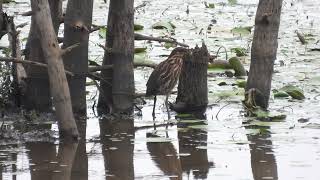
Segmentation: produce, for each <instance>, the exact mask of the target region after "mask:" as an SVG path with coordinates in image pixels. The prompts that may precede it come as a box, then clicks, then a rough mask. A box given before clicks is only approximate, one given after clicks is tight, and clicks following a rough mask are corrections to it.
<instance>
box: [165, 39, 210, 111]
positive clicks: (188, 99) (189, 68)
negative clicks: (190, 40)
mask: <svg viewBox="0 0 320 180" xmlns="http://www.w3.org/2000/svg"><path fill="white" fill-rule="evenodd" d="M208 61H209V53H208V50H207V47H206V46H205V45H204V44H203V45H202V47H201V48H198V47H196V48H195V49H192V50H191V53H190V55H188V56H187V57H186V58H185V59H184V61H183V66H182V72H181V75H180V78H179V85H178V96H177V99H176V103H175V104H173V105H172V106H171V108H172V109H173V110H175V111H177V112H188V111H202V110H204V109H205V108H206V106H207V104H208V86H207V68H208Z"/></svg>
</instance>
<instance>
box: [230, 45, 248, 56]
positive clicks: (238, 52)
mask: <svg viewBox="0 0 320 180" xmlns="http://www.w3.org/2000/svg"><path fill="white" fill-rule="evenodd" d="M231 51H234V52H235V53H236V56H238V57H242V56H247V53H246V49H245V48H241V47H236V48H231Z"/></svg>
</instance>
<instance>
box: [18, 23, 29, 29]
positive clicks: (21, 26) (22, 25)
mask: <svg viewBox="0 0 320 180" xmlns="http://www.w3.org/2000/svg"><path fill="white" fill-rule="evenodd" d="M26 25H28V23H27V22H25V23H21V24H19V25H17V26H16V28H23V27H25V26H26Z"/></svg>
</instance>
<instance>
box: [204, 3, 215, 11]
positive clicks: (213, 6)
mask: <svg viewBox="0 0 320 180" xmlns="http://www.w3.org/2000/svg"><path fill="white" fill-rule="evenodd" d="M204 5H205V6H206V8H210V9H214V8H215V7H216V6H215V5H214V3H207V2H204Z"/></svg>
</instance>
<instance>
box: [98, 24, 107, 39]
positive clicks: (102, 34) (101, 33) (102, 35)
mask: <svg viewBox="0 0 320 180" xmlns="http://www.w3.org/2000/svg"><path fill="white" fill-rule="evenodd" d="M99 37H100V38H102V39H105V38H106V37H107V28H105V27H101V28H100V29H99Z"/></svg>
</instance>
